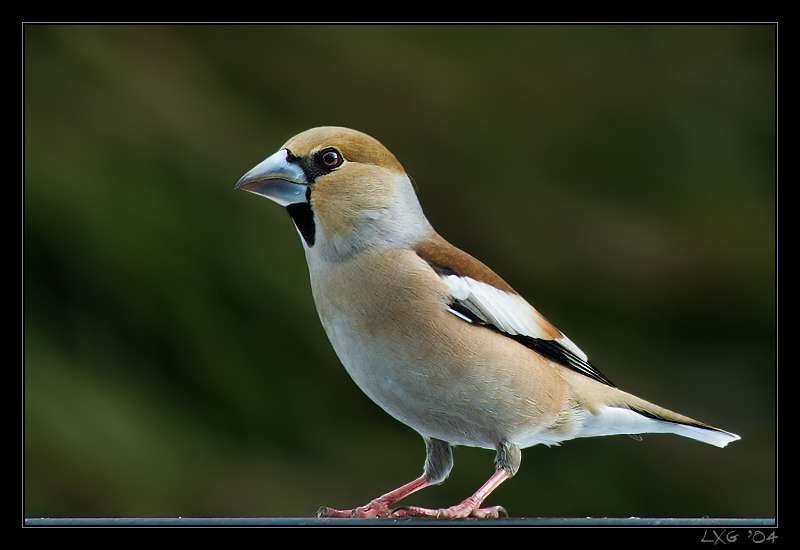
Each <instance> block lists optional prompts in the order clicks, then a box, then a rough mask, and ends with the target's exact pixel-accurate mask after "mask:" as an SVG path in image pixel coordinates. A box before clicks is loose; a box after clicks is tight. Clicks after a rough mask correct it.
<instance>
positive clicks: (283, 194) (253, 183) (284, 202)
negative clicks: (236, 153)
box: [235, 149, 308, 206]
mask: <svg viewBox="0 0 800 550" xmlns="http://www.w3.org/2000/svg"><path fill="white" fill-rule="evenodd" d="M287 153H288V151H287V150H286V149H281V150H280V151H278V152H277V153H275V154H274V155H272V156H271V157H269V158H267V159H266V160H264V161H263V162H261V163H260V164H259V165H258V166H256V167H255V168H253V169H252V170H250V171H249V172H248V173H246V174H245V175H244V176H243V177H242V179H240V180H239V182H238V183H237V184H236V187H235V189H244V190H245V191H250V192H251V193H255V194H256V195H261V196H262V197H267V198H268V199H271V200H273V201H275V202H277V203H278V204H280V205H281V206H289V205H290V204H296V203H301V202H307V198H306V191H307V190H308V180H307V179H306V175H305V173H304V172H303V169H302V168H300V165H299V164H297V163H294V162H289V158H288V154H287Z"/></svg>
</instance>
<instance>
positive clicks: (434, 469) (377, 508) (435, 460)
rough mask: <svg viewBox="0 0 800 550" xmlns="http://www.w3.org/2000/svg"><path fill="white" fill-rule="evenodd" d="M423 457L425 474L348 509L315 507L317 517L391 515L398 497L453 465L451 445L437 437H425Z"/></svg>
mask: <svg viewBox="0 0 800 550" xmlns="http://www.w3.org/2000/svg"><path fill="white" fill-rule="evenodd" d="M425 448H426V457H425V473H424V474H422V475H421V476H420V477H418V478H417V479H415V480H414V481H411V482H409V483H406V484H405V485H403V486H402V487H398V488H397V489H395V490H394V491H389V492H388V493H386V494H385V495H381V496H379V497H378V498H376V499H373V500H371V501H370V502H368V503H367V504H365V505H364V506H359V507H358V508H353V509H352V510H337V509H335V508H328V507H327V506H323V507H321V508H320V509H319V510H317V517H320V518H323V517H324V518H351V517H355V518H380V517H390V516H392V515H393V512H392V510H391V508H390V507H391V506H392V505H393V504H394V503H395V502H397V501H399V500H400V499H402V498H404V497H407V496H408V495H410V494H411V493H413V492H414V491H419V490H420V489H422V488H423V487H427V486H428V485H435V484H437V483H441V482H442V481H444V479H445V478H446V477H447V474H449V473H450V470H451V469H452V467H453V448H452V447H451V446H450V444H449V443H447V442H445V441H441V440H439V439H426V440H425Z"/></svg>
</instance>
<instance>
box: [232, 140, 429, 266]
mask: <svg viewBox="0 0 800 550" xmlns="http://www.w3.org/2000/svg"><path fill="white" fill-rule="evenodd" d="M236 188H237V189H244V190H246V191H249V192H251V193H255V194H257V195H261V196H263V197H267V198H268V199H271V200H273V201H275V202H277V203H278V204H280V205H281V206H284V207H285V208H286V209H287V211H288V212H289V214H290V215H291V217H292V220H293V221H294V223H295V225H296V226H297V229H298V231H299V232H300V235H301V236H302V237H303V242H304V244H305V247H306V250H307V251H308V252H309V253H311V251H314V253H319V254H322V255H324V256H325V257H326V258H327V259H332V260H335V259H337V258H339V259H342V258H344V257H348V256H349V255H351V254H353V253H358V252H359V251H362V250H365V249H369V248H372V247H375V246H378V247H393V246H408V245H410V244H412V243H414V242H416V241H417V240H418V239H420V238H422V237H423V236H427V235H429V234H430V233H431V231H432V229H431V228H430V224H429V223H428V221H427V220H426V219H425V216H424V215H423V213H422V209H421V207H420V205H419V201H418V200H417V197H416V194H415V193H414V188H413V185H412V183H411V179H410V178H409V177H408V175H407V174H406V172H405V170H404V169H403V167H402V165H401V164H400V163H399V162H398V161H397V159H396V158H395V156H394V155H393V154H392V153H390V152H389V150H388V149H386V148H385V147H384V146H383V145H382V144H381V143H380V142H379V141H378V140H376V139H374V138H372V137H370V136H368V135H366V134H363V133H361V132H357V131H355V130H350V129H348V128H340V127H331V126H326V127H320V128H313V129H311V130H307V131H305V132H302V133H300V134H298V135H296V136H295V137H293V138H292V139H290V140H289V141H287V142H286V144H284V145H283V147H281V149H280V150H279V151H278V152H277V153H275V154H273V155H272V156H270V157H268V158H267V159H266V160H264V161H263V162H261V163H260V164H258V165H257V166H256V167H255V168H253V169H252V170H250V171H249V172H248V173H247V174H245V175H244V177H242V179H240V180H239V182H238V183H237V184H236Z"/></svg>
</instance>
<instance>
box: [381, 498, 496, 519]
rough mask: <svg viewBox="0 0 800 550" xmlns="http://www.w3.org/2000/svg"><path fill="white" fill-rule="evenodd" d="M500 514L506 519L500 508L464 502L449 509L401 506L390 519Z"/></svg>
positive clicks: (490, 515) (478, 516)
mask: <svg viewBox="0 0 800 550" xmlns="http://www.w3.org/2000/svg"><path fill="white" fill-rule="evenodd" d="M500 514H502V515H504V516H505V517H508V512H506V509H505V508H503V507H502V506H491V507H489V508H478V506H477V505H476V504H474V503H472V502H469V501H464V502H462V503H461V504H457V505H455V506H451V507H450V508H438V509H436V508H421V507H419V506H403V507H402V508H398V509H396V510H394V511H393V512H392V517H396V518H403V517H418V518H499V517H500Z"/></svg>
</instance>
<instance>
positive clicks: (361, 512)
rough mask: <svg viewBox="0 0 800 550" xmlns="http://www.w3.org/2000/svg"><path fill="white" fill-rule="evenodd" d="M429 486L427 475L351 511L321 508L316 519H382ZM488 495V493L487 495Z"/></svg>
mask: <svg viewBox="0 0 800 550" xmlns="http://www.w3.org/2000/svg"><path fill="white" fill-rule="evenodd" d="M427 485H430V478H428V476H427V475H422V476H420V477H418V478H417V479H415V480H414V481H411V482H409V483H406V484H405V485H403V486H402V487H399V488H397V489H395V490H394V491H390V492H388V493H386V494H385V495H382V496H379V497H378V498H376V499H374V500H372V501H370V502H369V503H367V504H365V505H364V506H359V507H358V508H353V509H352V510H336V509H334V508H328V507H327V506H323V507H322V508H320V509H319V510H317V517H319V518H384V517H390V516H391V515H392V510H391V509H390V508H389V507H390V506H391V505H392V504H394V503H395V502H397V501H398V500H400V499H402V498H403V497H406V496H408V495H410V494H411V493H413V492H414V491H418V490H419V489H422V488H423V487H425V486H427ZM487 494H488V493H487Z"/></svg>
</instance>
